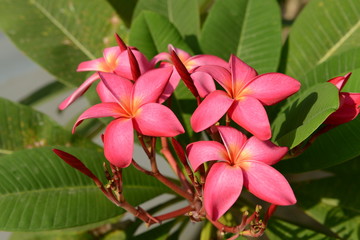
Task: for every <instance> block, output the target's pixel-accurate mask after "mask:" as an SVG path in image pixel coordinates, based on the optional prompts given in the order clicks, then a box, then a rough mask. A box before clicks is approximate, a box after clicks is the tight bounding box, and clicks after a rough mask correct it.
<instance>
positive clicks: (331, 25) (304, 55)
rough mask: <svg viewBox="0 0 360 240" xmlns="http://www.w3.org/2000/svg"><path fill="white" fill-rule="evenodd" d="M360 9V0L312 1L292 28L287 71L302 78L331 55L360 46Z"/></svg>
mask: <svg viewBox="0 0 360 240" xmlns="http://www.w3.org/2000/svg"><path fill="white" fill-rule="evenodd" d="M359 11H360V0H343V1H338V0H326V1H325V0H313V1H310V2H309V4H307V6H306V7H305V9H304V10H303V11H302V12H301V14H300V15H299V17H298V18H297V20H296V21H295V23H294V25H293V26H292V28H291V32H290V35H289V42H288V43H289V45H288V56H287V57H288V60H287V66H286V73H287V74H289V75H291V76H293V77H296V78H298V79H299V80H302V77H303V76H304V75H306V74H307V73H308V72H309V71H311V70H312V69H313V68H315V67H316V66H318V65H320V64H321V63H324V62H325V61H326V60H328V59H330V57H332V56H335V55H338V54H340V53H342V52H345V51H347V50H351V49H354V48H356V47H360V41H358V39H359V37H360V15H359V14H358V13H359ZM325 80H327V79H325Z"/></svg>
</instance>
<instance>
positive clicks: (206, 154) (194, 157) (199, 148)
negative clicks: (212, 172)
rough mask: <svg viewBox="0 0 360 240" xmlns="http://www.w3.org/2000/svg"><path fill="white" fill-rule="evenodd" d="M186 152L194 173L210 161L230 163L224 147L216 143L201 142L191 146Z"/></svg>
mask: <svg viewBox="0 0 360 240" xmlns="http://www.w3.org/2000/svg"><path fill="white" fill-rule="evenodd" d="M186 152H187V155H188V159H189V162H190V165H191V167H192V169H193V170H194V171H196V170H197V169H198V167H199V166H200V165H201V164H203V163H205V162H208V161H216V160H220V161H227V162H228V161H229V156H228V153H227V151H226V148H225V147H224V145H222V144H221V143H219V142H215V141H199V142H194V143H191V144H189V145H188V146H187V147H186Z"/></svg>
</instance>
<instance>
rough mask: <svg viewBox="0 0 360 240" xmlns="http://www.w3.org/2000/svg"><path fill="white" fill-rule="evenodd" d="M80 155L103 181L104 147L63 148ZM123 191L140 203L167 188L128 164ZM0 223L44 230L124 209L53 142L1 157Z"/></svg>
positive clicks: (102, 218)
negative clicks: (57, 151)
mask: <svg viewBox="0 0 360 240" xmlns="http://www.w3.org/2000/svg"><path fill="white" fill-rule="evenodd" d="M61 149H62V150H64V151H66V152H69V153H71V154H73V155H74V156H76V157H77V158H79V159H81V161H83V162H84V164H85V165H86V166H87V167H88V168H89V169H91V170H92V172H93V173H94V174H95V175H96V176H98V177H99V178H100V179H101V180H102V181H103V182H104V183H105V179H104V173H103V169H102V162H106V159H105V158H104V156H103V153H102V152H101V151H96V150H93V149H85V148H82V149H81V148H77V149H76V148H63V147H61ZM123 173H124V196H125V199H126V200H127V201H128V202H129V203H131V204H133V205H134V206H136V205H137V204H139V203H142V202H144V201H147V200H149V199H151V198H153V197H155V196H158V195H159V194H161V193H164V192H166V191H168V189H167V188H166V187H165V186H164V185H163V184H161V183H159V182H158V181H156V180H155V179H153V178H152V177H150V176H147V175H144V174H142V173H139V172H138V171H136V170H135V169H134V168H132V167H129V168H126V169H124V171H123ZM0 175H1V181H0V209H2V211H1V212H0V229H1V230H5V231H44V230H55V229H64V228H75V227H80V226H82V227H84V226H89V225H90V226H92V227H94V226H96V225H101V224H103V223H104V222H106V221H109V220H111V219H112V218H114V217H117V216H119V215H120V214H121V213H122V212H123V210H122V209H121V208H119V207H116V206H115V205H114V204H112V203H111V202H110V201H109V200H108V199H107V198H106V197H105V196H104V195H103V194H102V192H101V191H100V190H99V189H98V188H97V187H96V185H95V184H94V183H93V182H92V181H91V179H89V178H88V177H86V176H85V175H82V174H81V173H80V172H78V171H76V170H75V169H72V168H71V167H70V166H68V165H67V164H66V163H64V162H63V161H62V160H61V159H60V158H59V157H58V156H56V155H55V154H54V153H53V152H52V151H51V148H47V147H44V148H37V149H29V150H23V151H18V152H15V153H13V154H11V155H8V156H3V157H1V158H0Z"/></svg>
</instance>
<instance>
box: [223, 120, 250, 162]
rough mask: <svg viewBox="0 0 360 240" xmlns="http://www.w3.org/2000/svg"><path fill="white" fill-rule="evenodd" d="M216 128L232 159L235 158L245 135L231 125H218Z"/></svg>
mask: <svg viewBox="0 0 360 240" xmlns="http://www.w3.org/2000/svg"><path fill="white" fill-rule="evenodd" d="M218 130H219V133H220V136H221V139H222V141H223V142H224V145H225V147H226V150H227V151H228V154H229V156H230V157H231V159H232V160H235V159H236V158H237V156H238V155H239V154H240V153H241V150H242V148H243V145H244V144H245V142H246V140H247V138H246V136H245V135H244V134H242V133H241V132H240V131H239V130H237V129H235V128H232V127H225V126H220V127H218Z"/></svg>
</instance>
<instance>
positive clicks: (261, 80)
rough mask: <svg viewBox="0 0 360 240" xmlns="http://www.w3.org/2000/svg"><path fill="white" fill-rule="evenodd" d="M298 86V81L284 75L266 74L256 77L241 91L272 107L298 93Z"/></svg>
mask: <svg viewBox="0 0 360 240" xmlns="http://www.w3.org/2000/svg"><path fill="white" fill-rule="evenodd" d="M300 85H301V84H300V82H299V81H297V80H295V79H294V78H292V77H289V76H287V75H285V74H282V73H266V74H262V75H259V76H257V77H256V78H255V79H254V80H253V81H251V83H249V84H248V85H247V86H246V88H245V89H244V90H243V91H244V92H245V95H250V96H252V97H254V98H257V99H258V100H260V101H261V102H262V103H263V104H265V105H273V104H275V103H277V102H280V101H282V100H284V99H285V98H287V97H288V96H290V95H292V94H294V93H296V92H297V91H299V89H300Z"/></svg>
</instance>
